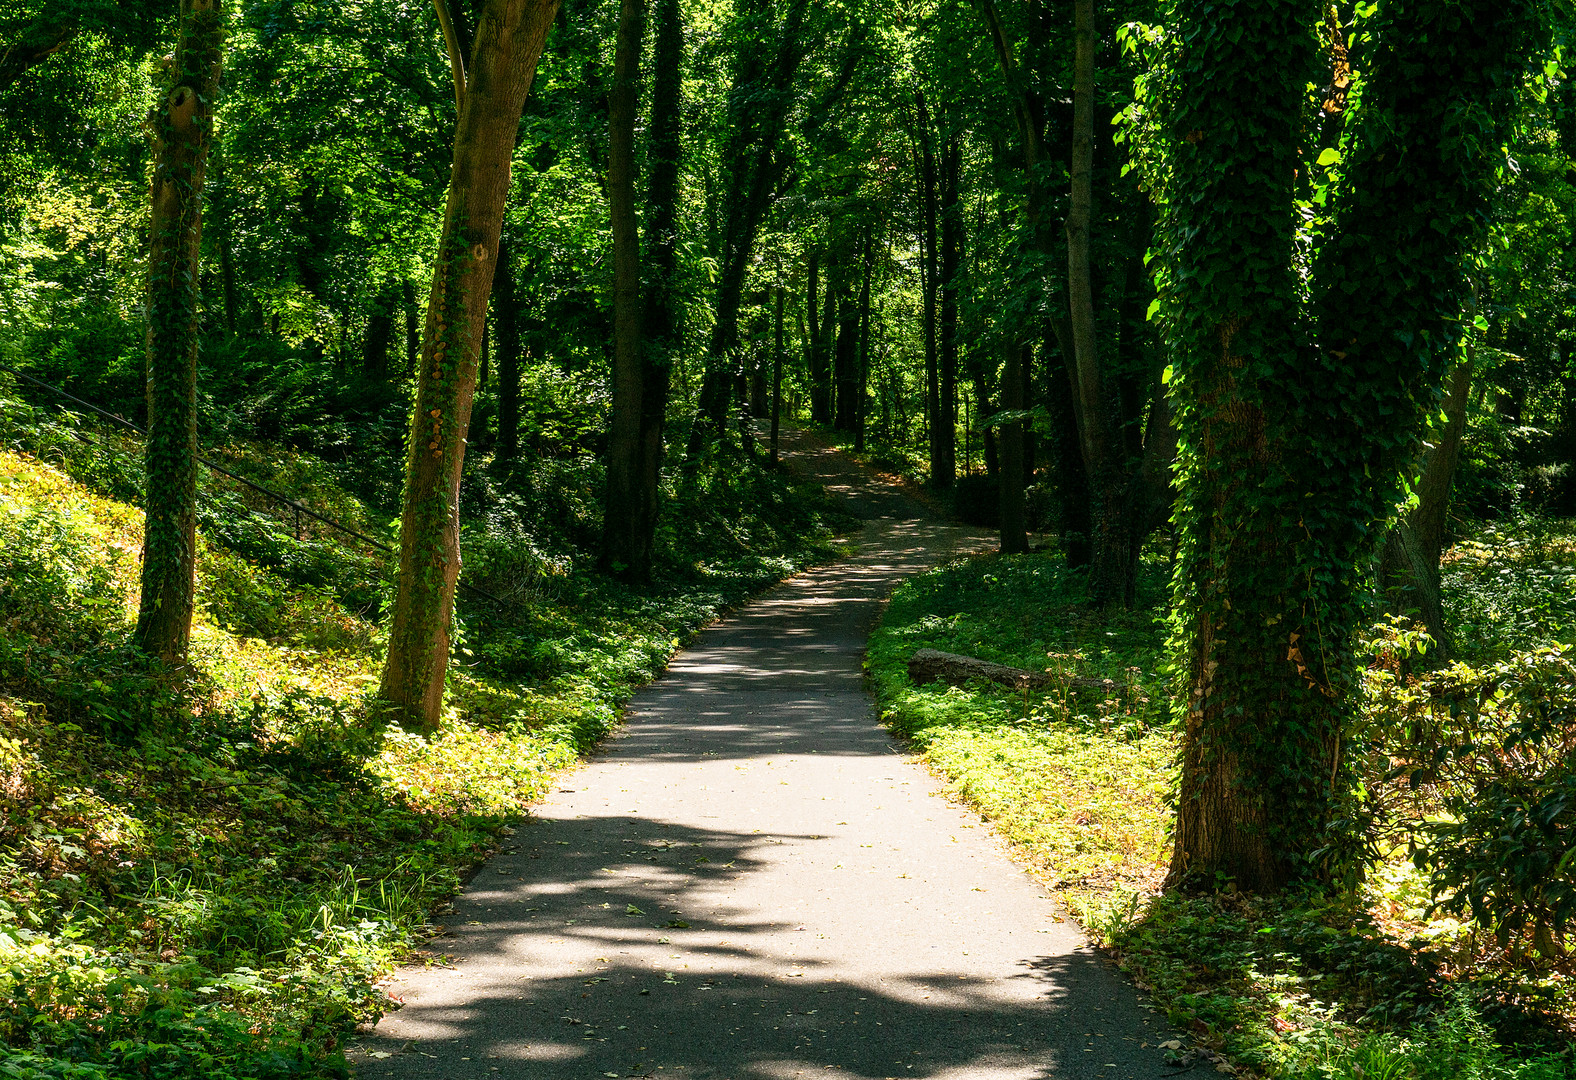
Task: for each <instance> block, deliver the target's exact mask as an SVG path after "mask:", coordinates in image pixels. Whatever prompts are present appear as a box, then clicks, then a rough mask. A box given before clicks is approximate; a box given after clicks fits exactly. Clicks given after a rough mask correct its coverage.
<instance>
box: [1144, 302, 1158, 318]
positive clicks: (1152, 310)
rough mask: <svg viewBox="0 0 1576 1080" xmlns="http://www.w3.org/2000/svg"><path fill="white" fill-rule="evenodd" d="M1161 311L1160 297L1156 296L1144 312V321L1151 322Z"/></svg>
mask: <svg viewBox="0 0 1576 1080" xmlns="http://www.w3.org/2000/svg"><path fill="white" fill-rule="evenodd" d="M1159 311H1160V297H1158V296H1157V297H1155V298H1154V299H1153V300H1151V301H1150V302H1149V310H1148V311H1146V312H1144V321H1145V322H1149V321H1150V320H1151V319H1153V318H1154V317H1155V315H1156V314H1158V313H1159Z"/></svg>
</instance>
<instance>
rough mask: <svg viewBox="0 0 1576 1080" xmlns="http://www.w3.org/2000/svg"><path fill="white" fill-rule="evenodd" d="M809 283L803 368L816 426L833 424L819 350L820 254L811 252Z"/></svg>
mask: <svg viewBox="0 0 1576 1080" xmlns="http://www.w3.org/2000/svg"><path fill="white" fill-rule="evenodd" d="M809 263H810V265H809V274H808V284H807V286H806V290H805V312H806V314H807V315H808V316H809V319H810V326H809V337H808V338H807V339H806V341H807V345H808V347H807V348H806V349H805V367H806V368H807V369H808V370H809V373H810V421H811V423H815V424H829V423H831V422H832V383H831V376H830V373H829V369H828V364H827V362H826V352H825V350H824V349H823V347H822V343H823V341H824V337H823V335H822V333H821V299H820V286H821V253H820V252H819V251H811V252H810V260H809Z"/></svg>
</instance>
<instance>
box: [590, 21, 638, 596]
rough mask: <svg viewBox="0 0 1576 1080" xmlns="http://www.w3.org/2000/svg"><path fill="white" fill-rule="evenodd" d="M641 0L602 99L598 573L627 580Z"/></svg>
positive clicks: (633, 492) (632, 535)
mask: <svg viewBox="0 0 1576 1080" xmlns="http://www.w3.org/2000/svg"><path fill="white" fill-rule="evenodd" d="M645 17H646V12H645V3H644V0H623V2H622V4H621V5H620V8H619V17H618V33H617V43H616V45H615V47H614V60H613V86H612V88H611V89H610V90H609V91H608V95H607V114H608V154H607V202H608V209H609V212H610V216H611V218H612V232H613V408H612V418H611V421H610V422H609V424H608V433H607V488H606V493H605V497H604V500H603V504H602V507H603V511H602V555H601V564H602V569H604V570H607V571H610V572H612V573H614V574H615V575H617V576H619V577H625V578H627V577H628V576H629V575H630V572H631V568H632V567H633V566H634V564H635V562H636V561H637V560H638V554H637V551H638V549H639V547H640V546H641V521H640V515H639V511H638V509H637V505H636V504H637V502H638V500H639V498H640V495H639V491H638V490H637V489H638V488H639V485H640V452H641V440H640V428H641V404H640V399H641V395H642V392H643V391H644V389H645V358H644V356H643V355H642V352H643V349H642V342H641V329H640V317H641V304H640V234H639V232H638V230H637V225H636V221H635V172H636V164H635V119H636V112H637V111H638V107H639V98H640V85H639V84H640V48H641V43H642V41H643V39H644V37H645Z"/></svg>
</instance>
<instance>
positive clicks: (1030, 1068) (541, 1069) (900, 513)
mask: <svg viewBox="0 0 1576 1080" xmlns="http://www.w3.org/2000/svg"><path fill="white" fill-rule="evenodd" d="M789 448H790V450H791V452H792V460H793V461H794V464H795V466H796V467H798V468H801V469H804V470H806V471H807V472H809V473H811V474H812V475H815V476H816V477H817V478H819V479H821V480H823V482H825V483H826V484H827V486H828V488H829V489H831V490H834V491H840V492H842V493H843V494H844V495H845V496H846V497H848V498H849V499H850V500H851V501H852V503H853V504H854V506H855V508H856V510H857V511H858V512H860V513H861V514H863V515H866V516H867V517H869V519H870V520H869V521H868V523H867V526H866V528H865V531H864V533H863V538H862V544H861V547H860V553H859V554H858V555H857V556H856V557H854V558H852V559H849V560H847V561H845V562H841V563H837V564H835V565H833V566H828V567H825V568H822V569H820V570H815V571H812V572H809V573H806V574H802V575H800V576H798V577H796V578H793V579H792V580H790V581H787V582H785V583H783V584H782V585H780V586H778V587H777V588H775V589H773V590H771V591H769V592H768V593H766V594H765V595H763V596H762V597H760V598H759V599H757V600H756V601H754V602H753V603H751V604H749V605H748V606H746V607H745V608H743V609H742V610H740V611H739V612H738V613H737V614H736V615H734V616H733V617H732V618H729V619H727V620H726V621H724V622H721V623H719V624H718V625H716V626H714V627H713V628H711V629H709V630H707V631H706V632H705V633H704V634H702V635H701V637H700V640H699V641H697V642H696V644H695V645H694V646H693V647H692V648H690V649H687V650H685V651H684V652H682V653H680V654H679V655H678V656H677V657H676V658H675V659H674V661H673V663H672V665H671V666H670V667H669V669H668V673H667V675H666V676H665V677H663V678H662V679H661V680H659V681H658V682H656V683H654V684H652V685H651V686H650V687H648V688H647V689H645V690H644V691H642V692H641V693H640V694H639V695H638V696H637V697H636V698H635V700H634V701H633V702H632V703H631V705H630V710H629V722H628V724H627V725H626V726H625V727H624V728H623V729H622V730H621V731H620V732H619V733H618V734H617V735H615V736H614V737H612V738H610V739H609V740H608V742H607V743H606V744H605V745H604V747H603V748H602V749H601V751H600V752H599V753H598V754H597V755H596V757H595V758H594V759H593V760H592V761H591V762H590V763H589V764H587V765H585V766H584V767H583V768H581V769H579V770H578V771H576V772H573V773H570V774H566V775H565V776H564V777H563V778H562V780H561V782H560V784H559V787H558V790H557V792H556V793H555V794H553V795H552V796H550V797H549V798H548V799H547V800H546V802H545V803H544V804H543V805H542V806H541V807H540V808H539V809H538V812H537V816H536V817H534V818H533V819H532V820H531V821H530V823H529V824H527V825H524V826H522V827H521V828H520V829H519V831H518V833H517V834H516V835H515V836H514V837H513V838H512V843H511V845H510V849H509V850H508V851H506V852H505V853H503V854H501V855H500V856H498V857H497V858H495V859H494V860H492V862H490V863H489V864H488V865H487V866H485V867H484V868H483V869H482V871H481V873H480V874H479V875H478V876H477V877H476V879H475V880H474V881H473V882H472V883H471V886H470V887H469V888H468V889H467V890H466V891H465V893H464V894H463V896H461V897H460V898H459V900H458V901H457V903H456V911H455V914H454V915H453V916H452V917H451V918H449V919H448V920H446V921H447V924H448V926H449V928H450V931H451V936H449V937H446V938H443V939H440V941H439V942H437V943H436V945H437V947H438V948H441V950H442V951H443V952H444V953H447V954H450V955H452V956H453V957H454V958H455V963H454V965H453V966H452V967H449V968H432V969H421V968H407V969H405V970H404V971H403V972H402V973H401V975H400V976H399V977H398V978H397V980H396V981H395V985H394V986H393V987H392V988H391V989H392V991H393V993H395V994H396V995H398V996H400V997H402V998H403V999H404V1001H405V1007H404V1008H402V1009H400V1010H399V1011H397V1012H395V1013H393V1014H391V1015H390V1016H388V1017H387V1018H385V1019H384V1020H383V1022H382V1023H381V1024H380V1025H379V1026H378V1028H377V1031H376V1035H375V1037H373V1038H371V1039H370V1040H369V1041H368V1044H367V1049H368V1050H369V1051H371V1054H372V1055H380V1056H370V1055H367V1054H361V1053H358V1054H356V1055H354V1058H355V1060H357V1061H358V1062H359V1073H360V1076H361V1077H362V1078H363V1080H380V1078H383V1077H394V1078H397V1080H491V1078H499V1080H516V1078H518V1080H527V1078H529V1080H570V1078H574V1080H594V1078H597V1077H615V1076H616V1077H629V1076H641V1077H659V1078H661V1077H666V1078H669V1080H756V1078H762V1080H778V1078H780V1080H793V1078H795V1077H812V1076H845V1077H863V1078H881V1077H927V1078H934V1080H961V1078H965V1077H967V1078H976V1077H978V1078H990V1080H996V1078H1001V1080H1008V1078H1011V1080H1020V1078H1029V1077H1057V1078H1067V1080H1083V1078H1088V1080H1130V1078H1143V1080H1148V1078H1150V1077H1159V1076H1162V1075H1167V1074H1168V1073H1167V1072H1165V1071H1163V1069H1162V1060H1161V1051H1159V1050H1157V1049H1154V1046H1155V1044H1156V1043H1158V1042H1159V1041H1161V1040H1163V1039H1165V1038H1167V1037H1168V1036H1167V1034H1166V1029H1165V1028H1164V1027H1163V1026H1162V1025H1163V1020H1162V1019H1161V1018H1160V1017H1159V1016H1158V1014H1152V1013H1148V1012H1145V1011H1144V1010H1143V1009H1141V1008H1140V1007H1139V1005H1138V1002H1137V998H1136V995H1135V993H1134V992H1133V990H1132V989H1131V987H1130V986H1129V985H1128V984H1127V983H1126V982H1124V981H1123V980H1122V978H1121V977H1120V976H1119V975H1117V974H1114V973H1113V972H1112V971H1110V970H1109V968H1108V967H1107V966H1106V965H1105V964H1104V962H1103V961H1102V960H1101V959H1100V958H1099V957H1098V955H1097V954H1096V953H1095V952H1094V951H1093V950H1092V949H1090V948H1089V947H1088V946H1086V945H1085V944H1084V942H1083V938H1082V936H1081V935H1080V934H1079V933H1078V932H1077V930H1076V929H1075V928H1074V927H1073V926H1072V925H1071V924H1070V923H1065V922H1058V921H1057V920H1056V914H1055V910H1054V908H1053V905H1052V903H1051V902H1050V901H1049V900H1047V899H1046V898H1045V896H1044V893H1043V890H1041V889H1040V888H1039V887H1038V886H1037V885H1036V884H1035V883H1034V882H1033V881H1032V880H1031V879H1030V878H1029V877H1027V876H1026V875H1025V874H1024V873H1023V872H1022V871H1021V870H1020V869H1018V867H1016V866H1015V865H1014V864H1013V863H1012V862H1011V861H1010V860H1009V858H1008V857H1007V855H1006V854H1005V853H1004V851H1003V850H1002V848H1001V846H1000V844H999V842H998V841H996V840H995V839H994V837H993V836H992V834H991V833H990V831H989V829H988V828H987V827H984V826H982V825H981V824H980V822H979V819H978V817H977V816H976V815H974V814H972V813H970V812H968V811H966V810H963V809H960V808H959V807H956V806H954V805H951V804H949V803H948V802H946V801H945V800H943V799H942V798H940V797H939V796H937V795H934V794H932V793H931V792H932V791H933V789H934V788H935V786H936V784H935V781H934V779H933V778H932V777H931V776H930V775H929V774H928V773H927V772H926V771H925V769H924V768H923V767H921V766H919V765H916V764H913V763H911V762H909V761H908V760H906V759H905V756H904V754H903V751H902V750H900V749H899V748H898V747H896V746H894V745H893V743H892V742H891V740H890V739H889V738H888V737H887V735H886V734H885V733H884V732H883V731H882V730H881V728H880V727H879V726H878V724H877V722H876V717H875V714H874V709H873V707H872V703H871V700H870V698H869V696H868V694H867V693H866V691H865V689H864V686H863V677H862V671H861V661H862V657H863V652H864V643H865V639H866V637H867V635H868V634H869V631H870V629H871V627H872V625H873V624H874V622H875V620H876V617H877V615H878V613H879V608H880V604H881V601H882V599H883V598H884V597H885V596H886V595H887V593H888V592H889V591H890V590H891V589H892V587H893V586H894V585H895V584H896V583H897V582H898V581H899V580H900V579H901V578H903V577H905V576H907V575H909V574H912V573H914V572H916V571H918V570H921V569H923V568H924V567H926V566H929V565H932V564H934V563H935V562H936V561H938V559H940V558H942V557H944V556H945V555H946V554H948V553H949V552H952V551H956V550H958V549H960V548H967V547H980V546H983V542H984V540H985V539H986V538H985V537H983V536H982V535H981V534H979V533H975V532H970V531H967V530H962V529H957V528H952V527H948V526H943V525H938V524H935V523H934V522H933V521H931V520H929V518H928V517H927V515H926V514H925V513H924V511H923V510H922V509H921V508H919V507H918V506H917V505H915V504H914V503H913V502H911V501H910V500H908V499H906V498H905V497H903V496H902V494H901V493H900V492H899V491H898V490H897V489H895V488H894V487H891V486H889V485H884V484H882V483H880V482H879V481H875V480H873V479H872V478H871V477H869V476H868V475H867V474H866V473H864V472H863V471H862V470H860V469H859V468H858V467H857V466H855V465H854V464H853V463H852V462H850V461H849V460H848V459H847V458H845V457H843V456H842V455H840V454H837V453H836V452H835V451H830V450H827V449H826V448H824V447H821V446H819V445H818V444H816V443H815V442H814V441H813V440H811V439H809V438H808V437H806V436H804V435H795V436H793V437H792V439H791V445H790V447H789Z"/></svg>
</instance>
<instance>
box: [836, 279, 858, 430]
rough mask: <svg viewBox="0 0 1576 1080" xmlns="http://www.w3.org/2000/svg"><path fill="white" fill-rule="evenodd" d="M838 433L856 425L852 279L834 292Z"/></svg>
mask: <svg viewBox="0 0 1576 1080" xmlns="http://www.w3.org/2000/svg"><path fill="white" fill-rule="evenodd" d="M837 293H838V296H837V346H836V353H835V356H836V365H835V366H836V371H837V412H836V417H837V420H836V423H834V424H833V425H832V426H833V428H834V429H835V430H837V431H846V432H852V431H853V430H854V427H855V425H856V423H857V417H856V410H857V407H858V405H857V402H856V401H855V390H856V389H857V388H858V385H859V303H858V298H857V295H856V294H855V292H854V282H853V277H852V275H845V276H844V280H843V281H842V282H841V283H840V284H839V286H838V290H837Z"/></svg>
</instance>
